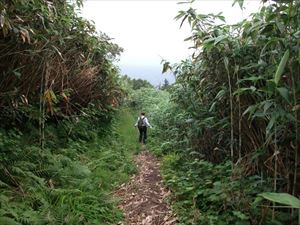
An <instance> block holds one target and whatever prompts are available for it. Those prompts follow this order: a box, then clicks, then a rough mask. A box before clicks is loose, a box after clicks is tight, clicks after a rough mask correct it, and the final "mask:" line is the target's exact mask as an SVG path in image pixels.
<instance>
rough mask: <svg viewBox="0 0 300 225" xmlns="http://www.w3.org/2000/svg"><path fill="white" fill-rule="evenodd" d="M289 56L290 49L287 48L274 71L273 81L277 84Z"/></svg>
mask: <svg viewBox="0 0 300 225" xmlns="http://www.w3.org/2000/svg"><path fill="white" fill-rule="evenodd" d="M289 56H290V51H289V50H286V51H285V53H284V55H283V57H282V59H281V61H280V63H279V66H278V67H277V70H276V73H275V77H274V81H275V84H276V85H278V83H279V81H280V78H281V76H282V73H283V71H284V68H285V65H286V63H287V61H288V59H289Z"/></svg>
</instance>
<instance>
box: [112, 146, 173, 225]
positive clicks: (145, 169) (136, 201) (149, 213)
mask: <svg viewBox="0 0 300 225" xmlns="http://www.w3.org/2000/svg"><path fill="white" fill-rule="evenodd" d="M135 162H136V164H137V168H138V172H137V174H135V175H133V176H132V178H131V179H130V181H129V182H128V183H126V184H122V185H121V186H120V187H119V188H118V189H117V190H116V192H115V195H116V196H117V197H118V198H120V199H121V202H120V204H119V207H120V208H121V209H122V210H123V211H124V214H125V218H124V221H122V222H119V223H118V225H175V224H176V221H177V220H176V217H175V215H174V214H173V213H172V211H171V208H170V207H169V205H168V204H167V203H166V197H167V196H168V195H169V194H170V192H169V191H168V190H167V189H166V188H165V187H164V185H163V182H162V178H161V176H160V171H159V169H160V163H159V161H158V159H157V158H156V157H155V156H153V155H152V154H151V153H150V152H149V151H148V150H146V149H143V150H142V152H140V154H138V155H137V156H136V158H135Z"/></svg>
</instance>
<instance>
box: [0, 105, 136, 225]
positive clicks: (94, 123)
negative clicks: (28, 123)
mask: <svg viewBox="0 0 300 225" xmlns="http://www.w3.org/2000/svg"><path fill="white" fill-rule="evenodd" d="M89 110H90V111H89V112H88V113H84V114H83V115H85V116H81V117H77V118H74V120H72V121H71V120H68V121H67V120H65V121H61V122H59V123H58V124H48V126H46V140H47V142H46V145H45V148H44V149H41V148H40V147H39V146H38V145H35V144H33V143H31V142H33V141H32V140H30V138H32V139H33V140H34V135H35V133H38V132H37V131H35V130H34V129H33V128H31V129H33V130H32V131H31V132H30V133H26V134H24V133H22V132H21V131H18V130H10V131H6V130H0V167H1V169H0V172H1V176H0V177H1V178H0V190H1V193H0V199H1V201H0V202H1V203H0V206H1V207H0V224H3V225H4V224H7V225H14V224H24V225H25V224H28V225H33V224H55V225H57V224H74V225H75V224H115V223H116V222H118V221H120V220H121V219H122V212H121V211H120V210H119V209H117V207H116V200H115V199H113V197H112V194H111V191H112V190H113V189H114V188H115V187H116V186H117V185H118V184H120V183H122V182H125V181H126V180H127V179H128V176H129V175H130V174H132V173H133V172H134V171H135V166H134V165H133V163H132V155H133V153H134V152H135V151H136V149H137V148H136V147H135V142H134V141H135V140H133V139H132V137H131V136H132V134H130V133H128V132H126V131H127V130H130V129H131V130H133V129H132V127H130V128H129V127H128V126H129V125H130V126H132V124H131V122H132V121H133V120H134V119H133V118H131V114H130V112H128V111H126V110H125V111H121V112H119V113H117V114H116V115H115V117H114V119H113V120H112V122H111V125H107V123H103V120H104V118H102V119H97V118H99V117H96V116H95V115H94V116H93V117H90V115H91V114H93V113H97V112H93V110H91V109H89ZM107 119H108V120H109V118H107ZM105 124H106V125H105Z"/></svg>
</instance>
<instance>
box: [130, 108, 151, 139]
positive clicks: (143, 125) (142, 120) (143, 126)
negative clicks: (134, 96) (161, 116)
mask: <svg viewBox="0 0 300 225" xmlns="http://www.w3.org/2000/svg"><path fill="white" fill-rule="evenodd" d="M134 126H135V127H137V128H138V129H139V132H140V136H139V142H140V143H142V144H146V139H147V127H150V128H152V126H151V125H150V123H149V121H148V119H147V117H146V116H145V113H144V112H141V115H140V116H139V117H138V119H137V121H136V123H135V125H134Z"/></svg>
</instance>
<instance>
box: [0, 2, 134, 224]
mask: <svg viewBox="0 0 300 225" xmlns="http://www.w3.org/2000/svg"><path fill="white" fill-rule="evenodd" d="M80 6H81V1H80V0H78V1H76V4H75V3H74V4H73V3H72V1H61V0H53V1H45V0H28V1H23V0H1V1H0V58H1V63H0V71H1V72H0V90H1V91H0V199H1V200H0V224H3V225H15V224H28V225H33V224H55V225H57V224H115V223H117V222H118V221H119V220H120V219H121V218H122V213H121V212H120V210H118V209H117V207H116V202H115V200H113V198H112V194H111V191H112V189H113V188H115V186H116V185H117V184H120V183H121V182H124V181H125V180H126V179H127V177H128V175H129V174H131V173H132V172H133V171H134V170H135V168H134V165H133V164H132V159H131V158H132V154H133V153H134V151H135V150H136V146H135V139H134V140H133V138H132V137H135V135H134V134H133V133H132V132H128V130H129V129H132V124H133V123H134V121H133V120H134V119H133V117H132V115H131V113H130V112H128V111H123V112H122V113H117V112H116V107H117V106H118V105H119V103H120V101H121V99H122V97H123V96H124V89H123V88H122V85H121V80H120V78H119V75H118V69H117V68H116V67H115V66H114V64H113V62H114V60H115V58H116V57H117V56H118V54H119V53H120V51H121V49H120V48H119V47H118V46H117V45H115V44H113V43H112V42H110V38H109V37H107V36H106V35H105V34H102V33H97V32H96V30H95V27H94V25H93V24H91V23H90V22H88V21H86V20H85V19H83V18H81V17H79V16H78V13H77V10H78V9H79V7H80ZM133 131H134V130H133ZM125 150H126V151H125ZM130 150H132V151H130Z"/></svg>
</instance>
